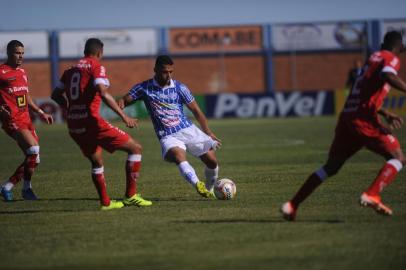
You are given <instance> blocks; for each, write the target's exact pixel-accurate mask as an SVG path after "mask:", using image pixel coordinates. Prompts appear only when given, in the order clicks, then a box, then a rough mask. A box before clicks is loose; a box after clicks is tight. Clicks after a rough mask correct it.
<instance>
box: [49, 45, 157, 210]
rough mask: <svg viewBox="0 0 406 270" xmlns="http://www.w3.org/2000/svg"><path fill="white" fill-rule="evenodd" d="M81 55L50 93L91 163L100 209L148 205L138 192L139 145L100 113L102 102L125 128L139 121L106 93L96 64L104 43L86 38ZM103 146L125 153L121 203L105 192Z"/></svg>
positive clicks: (106, 83)
mask: <svg viewBox="0 0 406 270" xmlns="http://www.w3.org/2000/svg"><path fill="white" fill-rule="evenodd" d="M84 54H85V57H84V58H82V59H80V60H79V62H78V63H77V64H76V65H75V66H73V67H71V68H69V69H67V70H66V71H65V72H64V73H63V75H62V77H61V79H60V83H59V84H58V86H57V87H56V88H55V89H54V91H53V93H52V99H53V100H55V101H56V102H57V103H58V104H59V105H60V106H61V107H62V108H63V109H66V110H67V122H68V129H69V135H70V136H71V137H72V139H73V140H74V141H75V142H76V143H77V144H78V145H79V147H80V149H81V150H82V153H83V154H84V156H86V157H87V158H88V159H89V160H90V162H91V164H92V179H93V183H94V185H95V186H96V189H97V192H98V194H99V197H100V203H101V210H111V209H116V208H121V207H123V206H124V205H128V206H129V205H137V206H149V205H151V204H152V202H150V201H147V200H144V199H143V198H142V197H141V195H140V194H137V179H138V177H139V171H140V166H141V152H142V148H141V145H140V144H139V143H138V142H136V141H135V140H134V139H132V138H131V137H130V136H129V135H128V134H127V133H126V132H124V131H122V130H120V129H119V128H117V127H114V126H113V125H111V124H110V123H109V122H107V121H106V120H104V119H103V118H102V117H101V116H100V113H99V110H100V104H101V101H102V100H103V101H104V103H105V104H106V105H107V106H109V107H110V108H111V109H112V110H113V111H114V112H115V113H117V114H118V115H119V116H120V117H121V119H122V120H123V122H124V123H125V124H126V126H127V127H129V128H134V127H137V122H138V120H137V119H135V118H130V117H128V116H127V115H126V114H125V113H124V112H123V111H122V110H121V109H120V107H118V105H117V103H116V102H115V100H114V98H113V97H112V96H111V95H110V94H109V93H108V92H107V88H108V87H109V86H110V83H109V80H108V78H107V75H106V69H105V68H104V67H103V66H102V65H101V64H100V63H99V60H100V59H101V58H102V56H103V43H102V42H101V41H100V40H99V39H96V38H90V39H88V40H87V41H86V44H85V50H84ZM102 148H103V149H105V150H107V151H108V152H110V153H112V152H114V151H115V150H121V151H125V152H127V153H128V158H127V162H126V168H125V170H126V192H125V198H124V200H123V201H122V202H121V201H115V200H110V198H109V196H108V194H107V191H106V183H105V180H104V173H103V172H104V169H103V158H102Z"/></svg>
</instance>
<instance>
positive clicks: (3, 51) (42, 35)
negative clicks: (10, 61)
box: [0, 31, 49, 59]
mask: <svg viewBox="0 0 406 270" xmlns="http://www.w3.org/2000/svg"><path fill="white" fill-rule="evenodd" d="M14 39H16V40H19V41H21V42H22V43H23V44H24V57H25V58H27V59H30V58H48V56H49V44H48V33H47V32H45V31H33V32H0V59H6V58H7V44H8V43H9V42H10V41H11V40H14Z"/></svg>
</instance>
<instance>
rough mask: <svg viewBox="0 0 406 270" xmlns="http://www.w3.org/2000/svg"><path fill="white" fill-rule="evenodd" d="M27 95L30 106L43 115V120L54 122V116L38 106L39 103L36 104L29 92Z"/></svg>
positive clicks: (49, 122)
mask: <svg viewBox="0 0 406 270" xmlns="http://www.w3.org/2000/svg"><path fill="white" fill-rule="evenodd" d="M26 97H27V102H28V106H29V107H30V108H31V110H33V111H34V112H36V113H37V114H39V116H40V117H41V119H42V120H43V121H45V122H46V123H47V124H49V125H50V124H52V123H53V122H54V119H53V118H52V115H50V114H47V113H46V112H44V111H43V110H42V109H41V108H40V107H38V105H37V104H35V102H34V101H33V100H32V98H31V96H30V94H29V93H27V96H26Z"/></svg>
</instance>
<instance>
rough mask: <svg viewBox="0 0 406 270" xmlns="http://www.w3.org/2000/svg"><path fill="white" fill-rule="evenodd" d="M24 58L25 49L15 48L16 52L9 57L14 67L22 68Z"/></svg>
mask: <svg viewBox="0 0 406 270" xmlns="http://www.w3.org/2000/svg"><path fill="white" fill-rule="evenodd" d="M23 58H24V47H15V48H14V52H12V53H11V55H9V61H10V63H11V64H12V65H15V66H21V65H22V63H23Z"/></svg>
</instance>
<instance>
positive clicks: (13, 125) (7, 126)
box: [2, 121, 39, 142]
mask: <svg viewBox="0 0 406 270" xmlns="http://www.w3.org/2000/svg"><path fill="white" fill-rule="evenodd" d="M2 128H3V129H4V131H5V132H6V133H7V135H8V136H10V137H12V138H13V134H14V133H15V132H16V131H19V130H22V129H28V130H29V131H30V132H31V134H32V136H34V138H35V140H36V141H37V142H38V141H39V137H38V135H37V133H36V132H35V128H34V125H33V124H32V122H31V121H4V122H3V125H2Z"/></svg>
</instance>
